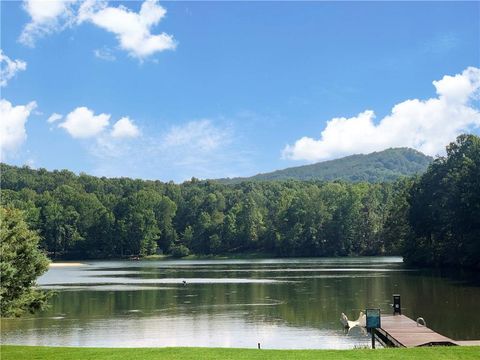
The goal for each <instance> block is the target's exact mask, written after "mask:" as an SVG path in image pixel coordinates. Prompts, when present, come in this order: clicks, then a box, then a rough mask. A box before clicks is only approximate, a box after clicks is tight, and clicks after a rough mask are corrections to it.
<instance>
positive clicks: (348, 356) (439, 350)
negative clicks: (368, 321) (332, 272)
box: [0, 345, 480, 360]
mask: <svg viewBox="0 0 480 360" xmlns="http://www.w3.org/2000/svg"><path fill="white" fill-rule="evenodd" d="M0 349H1V358H2V360H23V359H29V360H30V359H31V360H54V359H55V360H57V359H58V360H60V359H62V360H63V359H69V360H126V359H137V360H153V359H162V360H199V359H204V360H210V359H222V360H228V359H231V360H256V359H258V360H260V359H262V360H264V359H266V360H268V359H272V360H273V359H275V360H277V359H285V360H290V359H291V360H297V359H298V360H308V359H322V360H330V359H332V360H338V359H345V360H377V359H378V360H389V359H402V360H403V359H405V360H416V359H418V360H429V359H433V360H455V359H461V360H474V359H475V360H477V359H478V358H479V356H480V347H473V346H472V347H460V346H456V347H430V348H415V349H378V350H368V349H367V350H256V349H228V348H173V347H172V348H136V349H131V348H128V349H127V348H125V349H119V348H115V349H108V348H66V347H63V348H62V347H43V346H10V345H4V346H1V348H0Z"/></svg>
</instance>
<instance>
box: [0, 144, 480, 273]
mask: <svg viewBox="0 0 480 360" xmlns="http://www.w3.org/2000/svg"><path fill="white" fill-rule="evenodd" d="M1 171H2V175H1V178H2V184H1V188H2V190H1V195H2V199H1V201H2V206H3V207H14V208H18V209H20V210H22V211H23V216H24V218H25V220H26V221H27V223H28V224H29V227H30V228H31V229H34V230H36V231H37V232H38V234H39V235H40V236H41V243H40V246H41V247H42V248H43V249H45V251H47V252H48V254H49V255H50V257H52V258H77V259H79V258H112V257H126V256H146V255H153V254H170V255H173V256H176V257H183V256H186V255H188V254H237V253H248V252H260V253H264V254H268V255H271V256H288V257H293V256H357V255H386V254H391V255H403V256H404V259H405V261H406V262H408V263H415V264H422V265H441V264H446V265H451V266H466V267H479V266H480V138H479V137H477V136H474V135H462V136H460V137H458V138H457V140H456V142H454V143H451V144H450V145H449V146H448V147H447V156H446V157H438V158H436V159H435V160H434V162H433V163H432V164H431V165H430V166H429V168H428V170H427V171H426V172H425V173H424V174H423V175H421V176H414V177H408V178H407V177H405V178H402V179H399V180H397V181H395V182H385V183H368V182H360V183H351V182H346V181H333V182H323V181H298V180H284V181H255V182H252V181H245V182H241V183H239V184H232V185H227V184H222V183H220V182H216V181H200V180H197V179H194V178H193V179H191V180H190V181H187V182H184V183H182V184H175V183H172V182H171V183H163V182H160V181H146V180H134V179H129V178H117V179H108V178H104V177H102V178H100V177H94V176H89V175H86V174H80V175H75V174H74V173H72V172H70V171H67V170H62V171H47V170H45V169H38V170H33V169H30V168H28V167H22V168H18V167H14V166H9V165H6V164H2V165H1Z"/></svg>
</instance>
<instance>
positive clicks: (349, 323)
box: [340, 311, 367, 329]
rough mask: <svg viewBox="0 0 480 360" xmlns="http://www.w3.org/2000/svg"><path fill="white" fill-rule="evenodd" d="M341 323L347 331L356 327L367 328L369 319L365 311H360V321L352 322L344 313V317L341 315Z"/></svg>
mask: <svg viewBox="0 0 480 360" xmlns="http://www.w3.org/2000/svg"><path fill="white" fill-rule="evenodd" d="M340 322H341V323H342V325H343V327H344V328H345V329H351V328H353V327H355V326H359V327H365V326H366V322H367V317H366V316H365V314H364V313H363V311H360V315H359V316H358V319H357V320H356V321H350V320H348V317H347V315H345V314H344V313H342V315H340Z"/></svg>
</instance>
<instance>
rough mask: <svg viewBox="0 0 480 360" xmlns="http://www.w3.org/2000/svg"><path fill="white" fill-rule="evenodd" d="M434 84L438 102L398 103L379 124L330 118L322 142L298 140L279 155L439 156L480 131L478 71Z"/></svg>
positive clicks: (364, 118) (366, 116)
mask: <svg viewBox="0 0 480 360" xmlns="http://www.w3.org/2000/svg"><path fill="white" fill-rule="evenodd" d="M433 85H434V86H435V88H436V92H437V95H438V96H437V97H434V98H430V99H427V100H418V99H413V100H406V101H404V102H402V103H399V104H397V105H395V106H394V107H393V109H392V112H391V114H390V115H388V116H386V117H384V118H383V119H381V120H380V121H379V122H378V123H377V124H376V123H375V122H374V120H375V114H374V112H373V111H372V110H366V111H364V112H362V113H360V114H358V115H357V116H354V117H352V118H344V117H340V118H334V119H331V120H330V121H328V122H327V126H326V127H325V129H324V130H323V131H322V132H321V137H320V139H318V140H317V139H313V138H310V137H302V138H301V139H299V140H297V141H296V142H295V143H294V144H293V145H287V146H286V147H285V148H284V149H283V153H282V155H283V157H284V158H288V159H293V160H307V161H311V162H313V161H319V160H325V159H332V158H337V157H341V156H345V155H350V154H357V153H369V152H372V151H378V150H383V149H386V148H389V147H403V146H406V147H411V148H414V149H417V150H419V151H421V152H423V153H425V154H428V155H437V154H442V153H443V152H444V149H445V146H446V145H447V144H448V143H449V142H451V141H453V140H454V139H455V137H456V136H458V135H459V134H461V133H463V132H471V131H472V130H474V129H476V128H478V127H480V112H479V108H478V102H476V101H477V100H478V98H479V89H480V69H478V68H474V67H469V68H467V69H466V70H464V71H463V72H462V73H461V74H457V75H454V76H448V75H446V76H444V77H443V78H442V79H441V80H438V81H434V82H433Z"/></svg>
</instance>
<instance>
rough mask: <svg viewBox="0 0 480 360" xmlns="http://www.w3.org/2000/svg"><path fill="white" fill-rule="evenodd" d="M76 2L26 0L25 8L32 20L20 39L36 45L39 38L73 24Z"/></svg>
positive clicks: (26, 43)
mask: <svg viewBox="0 0 480 360" xmlns="http://www.w3.org/2000/svg"><path fill="white" fill-rule="evenodd" d="M75 2H77V0H25V1H24V2H23V8H24V10H25V11H26V12H27V13H28V15H29V16H30V22H29V23H28V24H27V25H25V27H24V28H23V31H22V33H21V35H20V38H19V41H20V42H21V43H22V44H24V45H27V46H34V45H35V41H36V40H37V39H38V38H41V37H43V36H45V35H48V34H51V33H53V32H56V31H60V30H62V29H64V28H65V27H66V26H68V25H70V24H72V23H73V21H74V19H75V14H74V10H73V8H72V5H73V4H74V3H75Z"/></svg>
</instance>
